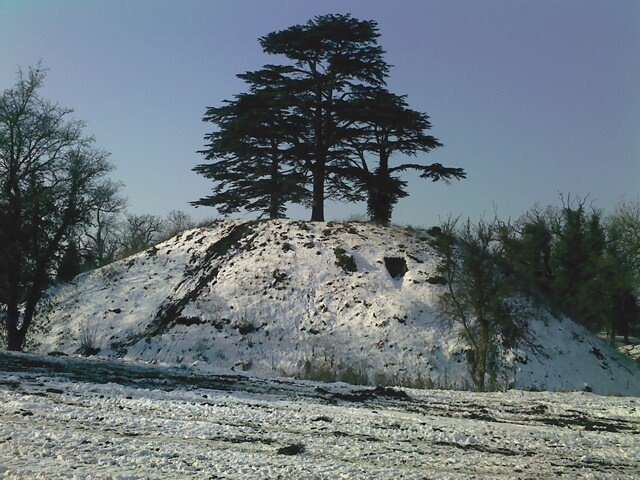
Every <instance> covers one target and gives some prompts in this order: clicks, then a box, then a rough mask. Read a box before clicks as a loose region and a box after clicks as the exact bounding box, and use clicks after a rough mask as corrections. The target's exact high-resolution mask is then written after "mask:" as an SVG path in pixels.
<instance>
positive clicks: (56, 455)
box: [0, 351, 640, 479]
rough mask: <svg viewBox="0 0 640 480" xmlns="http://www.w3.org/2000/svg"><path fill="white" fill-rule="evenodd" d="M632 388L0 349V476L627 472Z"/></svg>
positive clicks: (632, 442) (631, 450)
mask: <svg viewBox="0 0 640 480" xmlns="http://www.w3.org/2000/svg"><path fill="white" fill-rule="evenodd" d="M638 475H640V399H638V398H633V397H600V396H596V395H593V394H590V393H585V392H581V393H535V392H521V391H511V392H508V393H496V394H476V393H470V392H453V391H442V390H430V391H427V390H425V391H418V390H406V391H400V390H392V389H386V388H376V389H374V388H373V387H353V386H348V385H345V384H318V383H311V382H299V381H292V380H286V379H279V380H270V379H264V378H254V377H246V376H241V375H202V374H195V373H191V372H189V371H188V370H186V369H176V368H162V367H154V366H145V365H137V364H126V363H123V362H107V361H87V360H80V359H71V358H50V357H37V356H30V355H13V354H7V353H6V352H2V351H0V478H47V479H51V478H145V479H152V478H157V479H164V478H172V479H177V478H394V479H396V478H500V477H502V478H507V477H508V478H548V477H553V476H566V477H567V478H575V477H578V476H580V477H592V478H616V479H617V478H637V476H638Z"/></svg>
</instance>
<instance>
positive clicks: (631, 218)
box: [433, 198, 640, 391]
mask: <svg viewBox="0 0 640 480" xmlns="http://www.w3.org/2000/svg"><path fill="white" fill-rule="evenodd" d="M433 233H435V234H436V235H435V241H434V246H435V247H436V248H437V250H438V252H439V253H440V255H441V261H440V263H439V267H438V270H439V272H440V274H441V275H442V276H443V278H444V280H445V283H446V289H445V292H444V294H443V295H442V296H441V297H440V300H439V303H440V310H441V315H442V316H443V318H445V319H447V320H448V321H450V322H452V323H454V324H456V325H458V326H459V327H460V329H461V332H462V337H463V338H464V340H465V342H466V344H467V357H468V358H467V360H468V362H469V366H470V374H471V378H472V380H473V383H474V386H475V387H476V388H477V389H478V390H481V391H482V390H493V389H496V388H497V382H498V378H497V375H498V373H499V370H500V368H499V367H500V359H501V351H504V349H506V348H510V347H513V346H514V345H515V344H517V343H519V342H521V341H524V339H525V333H526V324H527V318H528V315H529V314H528V313H527V311H528V309H527V308H526V306H524V307H523V305H522V303H521V302H518V300H517V299H518V296H522V295H525V296H526V297H528V299H529V300H533V301H534V302H537V303H538V304H540V305H542V306H544V307H546V308H551V310H552V311H554V312H555V313H556V314H564V315H567V316H568V317H570V318H571V319H572V320H574V321H576V322H578V323H580V324H582V325H584V326H585V327H587V328H588V329H590V330H591V331H593V332H596V333H599V332H606V334H607V336H608V338H609V340H610V342H611V343H612V344H614V343H615V339H616V336H622V337H623V339H624V341H625V342H627V343H628V342H629V336H630V335H632V334H636V335H637V334H638V333H640V302H639V299H640V203H638V202H635V203H634V202H623V203H621V204H620V205H619V206H618V208H617V209H616V210H615V211H613V212H612V213H610V214H609V215H605V214H604V213H603V212H602V211H601V210H598V209H596V208H593V207H590V208H588V207H587V206H586V202H585V201H584V200H581V199H573V200H572V199H570V198H567V199H564V198H563V205H562V206H561V207H554V206H550V207H547V208H544V209H542V208H539V207H536V208H533V209H531V210H530V211H528V212H526V213H525V214H524V215H522V216H521V217H520V218H519V219H518V220H517V221H515V222H511V221H506V222H505V221H501V220H499V219H497V218H496V219H494V220H492V221H490V222H486V221H481V222H479V223H477V224H472V223H471V222H470V221H467V222H464V223H460V222H458V221H456V220H451V219H449V220H448V221H446V222H443V224H442V225H441V226H440V227H438V228H437V229H435V230H434V231H433Z"/></svg>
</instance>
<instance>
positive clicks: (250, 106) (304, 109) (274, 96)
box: [192, 15, 466, 223]
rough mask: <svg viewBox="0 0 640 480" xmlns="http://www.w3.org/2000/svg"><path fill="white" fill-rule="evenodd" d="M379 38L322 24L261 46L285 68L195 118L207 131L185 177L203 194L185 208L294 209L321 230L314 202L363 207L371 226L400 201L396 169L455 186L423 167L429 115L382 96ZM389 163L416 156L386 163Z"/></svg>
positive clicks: (353, 27)
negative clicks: (307, 213)
mask: <svg viewBox="0 0 640 480" xmlns="http://www.w3.org/2000/svg"><path fill="white" fill-rule="evenodd" d="M379 36H380V34H379V32H378V26H377V23H376V22H374V21H370V20H369V21H361V20H357V19H355V18H353V17H351V16H350V15H322V16H317V17H314V18H313V19H311V20H309V21H307V22H306V23H305V24H302V25H294V26H292V27H289V28H287V29H284V30H281V31H276V32H272V33H269V34H268V35H265V36H263V37H261V38H260V39H259V42H260V45H261V47H262V49H263V51H264V52H265V53H267V54H270V55H278V56H280V57H282V58H283V59H284V60H285V63H283V64H267V65H264V66H263V67H262V68H260V69H258V70H255V71H249V72H245V73H242V74H239V75H238V77H239V78H240V79H241V80H243V81H244V83H245V84H246V86H247V91H246V92H244V93H240V94H237V95H236V96H235V97H234V98H233V99H231V100H225V101H224V102H223V105H222V106H219V107H211V108H208V109H207V110H206V114H205V116H204V118H203V120H204V121H205V122H208V123H211V124H213V125H214V126H215V127H216V130H215V131H213V132H212V133H209V134H207V135H206V136H205V140H206V142H207V144H206V146H205V149H203V150H201V151H200V152H199V153H201V154H203V155H204V157H205V160H206V161H207V163H203V164H199V165H197V166H196V167H195V168H194V169H193V170H194V171H195V172H197V173H199V174H201V175H203V176H204V177H206V178H209V179H211V180H213V181H214V186H213V192H212V194H211V195H209V196H207V197H204V198H201V199H199V200H197V201H194V202H192V204H193V205H196V206H200V205H206V206H213V207H216V208H217V209H218V211H219V212H220V213H222V214H225V215H226V214H232V213H234V212H238V211H239V210H241V209H244V210H246V211H251V212H259V213H260V216H261V217H268V218H271V219H273V218H281V217H283V216H284V215H285V211H286V205H287V203H298V204H302V205H306V206H310V207H311V220H312V221H324V218H325V213H324V205H325V200H327V199H333V200H338V201H347V202H355V201H361V200H366V202H367V210H368V213H369V216H370V217H371V219H372V220H374V221H376V222H380V223H388V222H389V220H390V219H391V215H392V212H393V208H394V205H395V204H396V203H397V201H398V199H400V198H402V197H406V196H407V195H408V193H407V190H406V186H407V182H406V181H405V180H403V179H402V178H401V176H400V175H401V174H402V173H403V172H406V171H409V170H412V171H416V172H418V173H419V175H420V177H421V178H425V179H431V180H433V181H438V180H450V179H462V178H465V175H466V174H465V172H464V170H463V169H462V168H454V167H445V166H443V165H441V164H439V163H432V164H429V163H425V162H424V161H423V156H424V154H426V153H428V152H430V151H431V150H433V149H435V148H438V147H441V146H442V144H441V143H440V141H439V140H438V139H437V138H435V137H433V136H432V135H429V133H428V132H429V130H430V129H431V123H430V121H429V116H428V115H427V114H425V113H421V112H418V111H415V110H412V109H411V108H409V105H408V104H407V101H406V96H404V95H398V94H395V93H392V92H390V91H389V90H388V89H387V87H386V78H387V76H388V73H389V71H390V65H389V64H388V63H387V62H386V61H385V59H384V54H385V52H384V50H383V49H382V47H381V46H380V45H379V44H378V38H379ZM397 155H402V156H403V157H404V158H407V157H416V158H415V160H412V161H405V162H400V163H399V164H395V163H394V162H393V158H394V156H397Z"/></svg>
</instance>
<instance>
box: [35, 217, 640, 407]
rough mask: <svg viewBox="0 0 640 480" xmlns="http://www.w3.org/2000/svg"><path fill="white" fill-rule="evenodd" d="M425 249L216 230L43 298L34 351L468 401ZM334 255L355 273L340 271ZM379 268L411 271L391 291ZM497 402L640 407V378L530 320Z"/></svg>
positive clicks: (418, 235) (359, 234)
mask: <svg viewBox="0 0 640 480" xmlns="http://www.w3.org/2000/svg"><path fill="white" fill-rule="evenodd" d="M429 240H430V237H429V235H428V234H427V233H426V232H424V231H421V230H418V231H414V230H408V229H402V228H397V227H382V226H377V225H373V224H368V223H353V222H352V223H331V222H329V223H323V222H294V221H286V220H282V221H269V222H241V221H232V222H218V223H217V224H215V225H214V226H212V227H210V228H200V229H195V230H191V231H187V232H183V233H181V234H180V235H178V236H177V237H174V238H173V239H170V240H168V241H166V242H164V243H162V244H160V245H158V246H157V247H154V248H152V249H149V250H147V251H146V252H142V253H140V254H138V255H135V256H133V257H130V258H128V259H124V260H122V261H119V262H116V263H114V264H112V265H109V266H106V267H104V268H102V269H100V270H96V271H93V272H89V273H86V274H83V275H81V276H79V277H77V278H76V279H75V280H74V284H70V285H63V286H58V287H55V288H53V289H52V290H50V292H49V295H48V297H47V299H46V301H45V302H43V304H42V305H41V313H40V315H39V317H38V318H37V319H36V321H35V325H34V329H33V334H32V335H31V337H30V338H29V339H28V346H29V349H30V351H33V352H40V353H47V352H54V351H57V352H64V353H66V354H76V353H79V352H80V351H81V343H82V338H83V337H85V338H89V339H90V340H91V342H92V343H93V344H94V345H95V346H96V347H97V348H99V349H100V351H99V355H100V356H105V357H110V358H125V359H128V360H135V361H146V362H154V363H168V364H182V365H190V366H193V367H195V368H196V369H199V370H202V371H214V370H216V371H218V370H220V369H226V370H227V371H228V370H236V371H244V370H246V371H248V372H250V373H252V374H258V375H269V376H283V375H286V376H304V375H307V376H308V377H309V376H311V377H314V378H321V377H322V376H323V375H324V376H326V375H327V374H329V375H330V376H336V375H337V378H344V379H353V378H358V379H364V378H366V380H367V381H368V382H369V383H377V384H387V385H405V386H433V387H439V388H455V389H469V388H471V384H472V383H471V380H470V378H469V373H468V366H467V363H466V355H465V346H464V342H463V341H462V340H461V338H460V335H459V332H458V330H457V329H456V328H455V327H454V326H452V325H448V324H447V323H446V322H445V321H443V320H442V319H441V318H439V310H438V306H437V298H438V295H439V294H440V293H441V292H442V291H443V288H444V287H443V286H441V285H438V284H437V282H436V281H435V276H436V274H437V273H436V266H437V262H438V256H437V254H436V253H435V252H434V250H433V249H432V247H431V246H430V245H429ZM336 248H342V249H344V251H345V252H346V255H351V256H352V257H353V259H354V260H355V263H356V266H357V271H356V272H346V271H344V270H343V269H342V268H341V267H340V266H338V265H337V264H336V262H337V257H336V253H335V250H336ZM385 257H395V258H401V259H404V261H405V262H406V264H407V268H408V271H407V272H406V274H405V275H404V276H402V277H400V278H392V277H391V275H390V274H389V272H388V271H387V269H386V267H385V262H384V259H385ZM529 311H530V314H531V315H530V318H528V319H527V322H528V325H529V333H528V335H527V338H528V341H527V342H523V343H521V344H520V345H519V346H518V347H517V348H516V349H514V350H511V351H508V352H505V355H504V368H503V369H502V372H501V374H500V376H499V379H498V380H499V382H500V384H501V385H502V386H503V388H505V389H507V388H519V389H530V390H554V391H556V390H557V391H573V390H583V389H585V388H587V387H588V389H591V390H592V391H593V392H596V393H601V394H618V395H640V367H639V366H638V363H637V362H634V361H632V360H630V359H629V358H627V357H625V356H624V355H621V354H620V353H619V352H616V351H615V350H614V349H612V348H610V347H609V346H608V345H607V344H606V342H605V341H603V340H601V339H599V338H597V337H595V336H594V335H592V334H591V333H589V332H588V331H587V330H585V329H584V328H582V327H581V326H579V325H577V324H576V323H574V322H572V321H570V320H569V319H567V318H564V317H561V316H558V315H554V314H553V313H551V312H550V311H548V310H546V309H543V308H541V307H533V306H530V308H529Z"/></svg>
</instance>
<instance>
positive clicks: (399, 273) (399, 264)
mask: <svg viewBox="0 0 640 480" xmlns="http://www.w3.org/2000/svg"><path fill="white" fill-rule="evenodd" d="M384 266H385V267H387V270H388V271H389V275H391V276H392V277H393V278H399V277H403V276H404V274H405V273H407V272H408V271H409V269H408V268H407V261H406V260H405V259H404V258H402V257H384Z"/></svg>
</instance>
